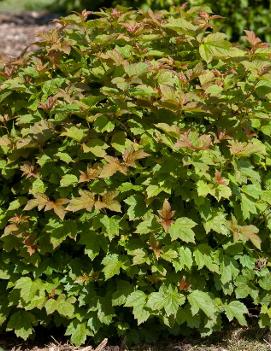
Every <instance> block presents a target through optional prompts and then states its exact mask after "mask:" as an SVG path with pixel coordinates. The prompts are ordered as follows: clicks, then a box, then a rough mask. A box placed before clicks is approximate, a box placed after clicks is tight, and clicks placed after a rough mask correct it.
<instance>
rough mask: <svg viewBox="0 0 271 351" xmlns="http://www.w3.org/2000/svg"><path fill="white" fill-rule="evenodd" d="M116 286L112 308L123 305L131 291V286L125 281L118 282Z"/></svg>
mask: <svg viewBox="0 0 271 351" xmlns="http://www.w3.org/2000/svg"><path fill="white" fill-rule="evenodd" d="M117 284H118V285H117V289H116V291H115V292H114V293H113V295H112V306H121V305H124V304H125V303H126V301H127V298H128V296H129V295H130V294H131V293H132V291H133V286H132V285H131V284H130V283H129V282H127V281H125V280H120V281H118V283H117Z"/></svg>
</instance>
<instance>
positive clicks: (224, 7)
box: [30, 0, 271, 42]
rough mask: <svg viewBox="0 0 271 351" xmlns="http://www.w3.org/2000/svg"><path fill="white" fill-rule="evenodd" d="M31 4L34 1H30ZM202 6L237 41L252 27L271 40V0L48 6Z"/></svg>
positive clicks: (130, 0)
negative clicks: (220, 18)
mask: <svg viewBox="0 0 271 351" xmlns="http://www.w3.org/2000/svg"><path fill="white" fill-rule="evenodd" d="M30 3H31V0H30ZM185 3H187V4H188V5H189V6H195V7H197V6H200V7H201V8H203V9H211V10H212V11H213V13H215V14H217V15H220V16H223V17H224V19H223V21H221V25H220V29H221V30H222V31H224V32H226V33H227V35H228V36H229V37H230V38H232V40H234V41H236V40H238V39H239V38H240V37H241V36H243V35H244V30H252V31H254V32H255V33H256V34H257V35H259V36H260V37H261V38H262V39H263V40H266V41H269V42H271V30H270V22H271V2H270V0H240V1H238V2H236V1H232V0H220V1H216V0H188V1H185V0H58V1H54V0H51V1H50V2H49V4H48V6H47V7H48V8H49V9H51V10H54V11H66V12H69V11H72V10H83V9H88V10H94V11H96V10H98V9H101V8H104V7H113V6H117V5H121V6H126V7H133V8H142V9H144V10H147V9H149V8H151V9H152V10H158V9H169V8H170V7H171V6H180V5H181V6H184V4H185Z"/></svg>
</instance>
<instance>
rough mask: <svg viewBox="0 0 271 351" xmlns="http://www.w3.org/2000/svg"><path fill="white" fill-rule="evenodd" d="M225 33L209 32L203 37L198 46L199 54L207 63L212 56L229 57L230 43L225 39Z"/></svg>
mask: <svg viewBox="0 0 271 351" xmlns="http://www.w3.org/2000/svg"><path fill="white" fill-rule="evenodd" d="M225 37H226V36H225V34H222V33H211V34H209V35H208V36H207V37H206V38H204V40H203V43H202V44H201V45H200V47H199V53H200V56H201V57H202V58H203V60H204V61H206V62H207V63H209V62H211V61H212V60H213V59H214V58H220V57H229V56H230V48H231V44H230V43H229V42H228V41H226V40H225Z"/></svg>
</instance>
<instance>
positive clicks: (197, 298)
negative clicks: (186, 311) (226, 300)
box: [187, 290, 216, 318]
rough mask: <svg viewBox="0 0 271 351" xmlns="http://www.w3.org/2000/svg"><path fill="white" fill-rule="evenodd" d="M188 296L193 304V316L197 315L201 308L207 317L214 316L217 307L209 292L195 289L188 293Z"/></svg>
mask: <svg viewBox="0 0 271 351" xmlns="http://www.w3.org/2000/svg"><path fill="white" fill-rule="evenodd" d="M187 298H188V301H189V303H190V305H191V312H192V315H193V316H195V315H196V314H197V313H198V312H199V310H201V311H203V312H204V313H205V314H206V316H207V317H209V318H214V316H215V313H216V309H215V305H214V302H213V299H212V298H211V297H210V295H209V294H208V293H206V292H204V291H200V290H194V291H192V292H191V293H190V294H189V295H188V297H187Z"/></svg>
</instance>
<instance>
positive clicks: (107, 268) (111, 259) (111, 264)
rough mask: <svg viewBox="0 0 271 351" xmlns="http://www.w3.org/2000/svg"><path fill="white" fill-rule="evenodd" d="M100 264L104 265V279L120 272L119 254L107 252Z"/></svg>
mask: <svg viewBox="0 0 271 351" xmlns="http://www.w3.org/2000/svg"><path fill="white" fill-rule="evenodd" d="M102 264H103V265H104V268H103V272H104V275H105V279H106V280H107V279H110V278H112V277H113V276H114V275H118V274H120V269H121V267H122V261H121V260H120V257H119V255H117V254H109V255H107V256H105V257H104V259H103V260H102Z"/></svg>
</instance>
